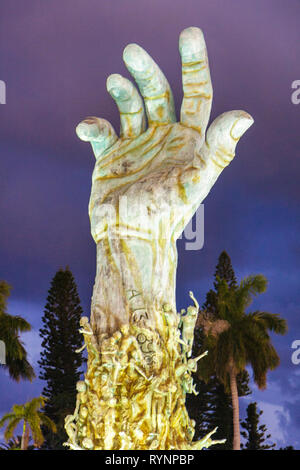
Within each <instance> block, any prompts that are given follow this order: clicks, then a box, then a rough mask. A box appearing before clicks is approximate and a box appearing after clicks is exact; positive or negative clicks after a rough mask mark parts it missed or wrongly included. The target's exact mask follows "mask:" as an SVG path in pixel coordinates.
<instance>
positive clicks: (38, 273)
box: [0, 0, 300, 449]
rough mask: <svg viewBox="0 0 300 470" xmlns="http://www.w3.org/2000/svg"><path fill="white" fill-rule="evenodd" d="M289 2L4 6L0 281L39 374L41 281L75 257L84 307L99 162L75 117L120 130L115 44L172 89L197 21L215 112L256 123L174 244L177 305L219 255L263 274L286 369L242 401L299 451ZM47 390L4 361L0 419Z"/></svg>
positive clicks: (297, 13) (299, 65)
mask: <svg viewBox="0 0 300 470" xmlns="http://www.w3.org/2000/svg"><path fill="white" fill-rule="evenodd" d="M299 19H300V1H299V0H289V1H286V0H251V1H250V0H226V1H225V0H184V1H183V0H151V2H149V1H148V0H113V1H106V0H63V1H61V0H51V1H47V2H45V1H43V0H27V1H26V2H24V1H22V0H10V1H9V2H8V1H7V2H1V5H0V80H3V81H5V83H6V87H7V96H6V100H7V103H6V104H5V105H0V156H1V162H0V220H1V225H0V259H1V263H0V279H1V278H2V279H5V280H7V281H8V282H9V283H10V284H11V285H12V286H13V291H12V296H11V300H10V302H9V311H10V313H11V314H19V315H22V316H24V317H25V318H26V319H27V320H28V321H30V322H31V324H32V326H33V331H32V332H31V333H27V334H26V335H24V341H25V343H26V345H27V348H28V351H29V352H30V357H31V359H32V361H33V363H34V365H35V367H36V371H37V364H36V363H37V360H38V358H39V352H40V341H39V336H38V329H39V327H40V326H41V317H42V314H43V307H44V304H45V299H46V296H47V290H48V288H49V284H50V281H51V278H52V277H53V276H54V274H55V272H56V271H57V270H58V269H59V268H60V267H62V266H65V265H69V266H70V268H71V270H72V272H73V274H74V276H75V279H76V281H77V284H78V289H79V294H80V297H81V300H82V305H83V308H84V310H85V312H86V313H88V312H89V305H90V297H91V292H92V286H93V281H94V275H95V246H94V242H93V240H92V238H91V236H90V231H89V219H88V213H87V206H88V199H89V192H90V179H91V174H92V169H93V164H94V158H93V156H92V152H91V149H90V147H89V145H88V144H85V143H83V142H80V141H79V140H78V139H77V137H76V135H75V126H76V124H77V123H78V122H79V121H80V120H82V119H83V118H84V117H86V116H91V115H96V116H100V117H104V118H105V119H107V120H109V121H111V122H112V124H113V125H114V127H115V129H116V130H118V128H119V117H118V112H117V108H116V106H115V103H114V102H113V100H112V99H111V97H110V96H109V95H108V93H107V92H106V88H105V82H106V78H107V76H108V75H110V74H111V73H121V74H123V75H125V76H127V77H130V76H129V74H128V72H127V70H126V68H125V66H124V64H123V62H122V51H123V49H124V47H125V46H126V45H127V44H128V43H130V42H136V43H138V44H140V45H141V46H142V47H144V48H145V49H146V50H147V51H148V52H149V53H150V54H151V56H152V57H153V58H154V60H155V61H156V62H157V63H158V64H159V65H160V67H161V68H162V70H163V71H164V73H165V75H166V76H167V77H168V80H169V82H170V84H171V87H172V89H173V93H174V97H175V102H176V108H177V113H178V112H179V109H180V103H181V98H182V89H181V69H180V57H179V53H178V36H179V33H180V32H181V31H182V30H183V29H184V28H186V27H188V26H199V27H201V28H202V30H203V32H204V35H205V38H206V42H207V48H208V54H209V61H210V68H211V75H212V81H213V86H214V103H213V109H212V118H214V117H216V116H217V115H218V114H220V113H221V112H224V111H228V110H230V109H245V110H246V111H248V112H249V113H250V114H251V115H252V116H253V117H254V119H255V124H254V125H253V126H252V127H251V129H250V130H249V131H248V132H247V133H246V135H245V136H244V137H243V138H242V139H241V141H240V143H239V144H238V147H237V157H236V158H235V160H234V161H233V162H232V163H231V165H230V166H229V167H228V168H227V169H225V171H224V173H223V174H222V175H221V177H220V179H219V180H218V181H217V183H216V185H215V187H214V188H213V189H212V191H211V193H210V194H209V196H208V197H207V199H206V200H205V203H204V206H205V243H204V247H203V249H201V250H199V251H187V250H186V249H185V240H184V239H183V240H181V241H179V243H178V249H179V265H178V276H177V301H178V305H177V307H178V309H180V308H182V307H184V306H186V305H187V304H188V302H189V298H188V291H189V289H192V290H193V291H194V293H195V295H196V297H197V298H198V300H199V301H200V302H201V303H202V302H203V301H204V298H205V294H206V292H207V290H208V289H209V288H210V287H211V285H212V282H213V273H214V269H215V265H216V262H217V258H218V255H219V254H220V252H221V251H222V250H223V249H226V250H227V252H228V253H229V254H230V256H231V258H232V262H233V266H234V268H235V270H236V274H237V276H238V278H239V279H241V278H242V277H243V276H246V275H248V274H253V273H262V274H264V275H266V276H267V278H268V279H269V288H268V291H267V293H265V294H264V295H262V296H260V297H259V298H258V299H257V300H256V301H255V303H254V304H253V308H255V309H262V310H266V311H270V312H273V313H280V314H281V315H282V316H284V317H285V318H287V320H288V324H289V332H288V334H287V335H286V336H284V337H278V338H274V344H275V346H276V348H277V350H278V352H279V354H280V357H281V365H280V367H279V368H278V369H277V370H276V371H274V372H272V373H270V374H269V376H268V387H267V390H265V391H263V392H261V391H258V390H257V388H256V387H255V386H253V394H252V396H250V398H249V397H248V398H247V399H242V400H241V402H242V403H241V406H242V412H244V410H245V407H246V405H247V400H249V399H250V400H251V401H254V400H256V401H258V402H259V406H260V407H261V408H262V409H263V410H264V414H263V417H262V420H263V422H265V423H266V424H267V426H268V430H269V431H270V432H271V434H272V438H273V440H274V441H275V442H277V444H278V447H279V446H281V445H288V444H293V445H294V446H295V447H296V448H298V449H300V364H299V365H298V366H297V365H294V364H293V363H292V361H291V355H292V352H293V350H292V349H291V344H292V342H293V341H294V340H296V339H299V340H300V313H299V309H300V307H299V305H300V290H299V282H300V242H299V236H298V234H299V230H300V218H299V207H300V206H299V202H300V188H299V172H300V145H299V143H300V136H299V117H300V104H299V105H295V104H293V103H292V101H291V94H292V88H291V84H292V82H293V81H294V80H300V62H299V57H300V28H299ZM41 387H42V384H41V382H40V381H39V380H38V379H36V380H35V381H34V382H33V383H32V384H28V383H24V382H23V383H20V384H16V383H14V382H12V381H11V380H10V379H9V378H8V376H7V374H6V373H5V372H4V371H3V370H0V390H1V399H0V416H2V414H3V413H4V412H7V411H8V410H9V408H10V407H11V405H12V404H14V403H24V402H25V401H27V400H29V399H31V398H33V397H34V396H37V395H38V394H40V392H41Z"/></svg>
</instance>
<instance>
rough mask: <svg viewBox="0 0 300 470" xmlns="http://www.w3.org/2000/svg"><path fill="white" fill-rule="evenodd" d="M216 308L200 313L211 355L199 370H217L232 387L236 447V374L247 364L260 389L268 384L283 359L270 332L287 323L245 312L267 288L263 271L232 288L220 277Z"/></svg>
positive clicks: (205, 374)
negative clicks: (272, 373) (261, 273)
mask: <svg viewBox="0 0 300 470" xmlns="http://www.w3.org/2000/svg"><path fill="white" fill-rule="evenodd" d="M217 283H218V286H217V296H216V302H217V309H216V313H214V314H212V315H210V314H208V313H207V312H202V313H200V315H199V317H200V319H199V323H198V324H199V326H201V327H202V329H203V331H204V333H205V335H204V344H203V348H204V350H206V349H207V350H208V351H209V354H208V356H207V357H206V358H205V359H203V360H202V361H200V363H199V369H198V370H199V374H200V376H202V378H203V379H205V380H208V379H209V377H211V375H213V374H215V375H216V376H217V377H218V379H219V380H220V381H221V382H222V383H223V384H224V385H225V388H226V389H227V390H228V391H230V393H231V399H232V407H233V431H234V435H233V449H234V450H239V449H240V422H239V399H238V388H237V375H238V374H239V373H240V372H242V371H244V370H245V368H246V366H247V365H250V366H251V368H252V370H253V376H254V381H255V383H256V384H257V385H258V387H259V388H260V389H264V388H265V387H266V376H267V372H268V371H269V370H273V369H275V368H276V367H277V366H278V365H279V362H280V359H279V356H278V354H277V352H276V350H275V348H274V346H273V345H272V342H271V337H270V332H274V333H278V334H285V333H286V331H287V324H286V321H285V320H284V319H283V318H280V317H279V315H277V314H272V313H268V312H262V311H254V312H251V313H246V310H247V308H248V307H249V305H250V304H251V302H252V300H253V296H256V295H257V294H260V293H262V292H265V290H266V288H267V279H266V278H265V277H264V276H262V275H260V274H259V275H254V276H248V277H246V278H245V279H244V280H242V281H241V283H240V285H238V286H236V287H234V288H231V287H229V286H228V284H227V282H226V280H224V279H220V278H217Z"/></svg>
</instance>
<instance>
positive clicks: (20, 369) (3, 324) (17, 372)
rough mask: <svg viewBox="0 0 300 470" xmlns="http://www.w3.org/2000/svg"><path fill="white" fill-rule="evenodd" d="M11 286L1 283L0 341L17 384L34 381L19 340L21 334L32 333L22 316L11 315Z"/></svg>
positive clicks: (11, 375)
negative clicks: (21, 381) (9, 298)
mask: <svg viewBox="0 0 300 470" xmlns="http://www.w3.org/2000/svg"><path fill="white" fill-rule="evenodd" d="M10 289H11V288H10V286H9V285H8V284H7V283H6V282H5V281H0V340H2V341H3V342H4V344H5V350H6V351H5V352H6V364H5V366H4V367H7V369H8V372H9V375H10V377H11V378H12V379H13V380H16V381H17V382H18V381H19V380H20V379H25V380H30V381H31V380H32V379H33V378H34V377H35V373H34V370H33V368H32V366H31V365H30V364H29V362H28V360H27V353H26V350H25V348H24V346H23V344H22V341H21V340H20V338H19V333H23V332H25V331H30V330H31V326H30V324H29V323H28V322H27V321H26V320H24V318H22V317H20V316H12V315H9V314H8V313H7V311H6V309H7V298H8V297H9V295H10Z"/></svg>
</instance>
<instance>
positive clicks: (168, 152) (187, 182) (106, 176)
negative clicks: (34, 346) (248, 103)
mask: <svg viewBox="0 0 300 470" xmlns="http://www.w3.org/2000/svg"><path fill="white" fill-rule="evenodd" d="M179 50H180V55H181V59H182V82H183V92H184V95H183V101H182V106H181V113H180V122H176V116H175V109H174V101H173V96H172V91H171V89H170V86H169V83H168V81H167V79H166V78H165V76H164V74H163V73H162V71H161V70H160V69H159V67H158V66H157V65H156V64H155V62H154V61H153V60H152V59H151V57H150V56H149V55H148V54H147V52H146V51H145V50H144V49H142V48H141V47H140V46H138V45H136V44H130V45H128V46H127V47H126V48H125V50H124V54H123V59H124V61H125V64H126V66H127V68H128V70H129V72H130V73H131V74H132V76H133V77H134V79H135V81H136V82H137V84H138V87H139V90H140V93H141V95H142V96H143V98H144V103H145V109H146V115H147V119H148V129H145V122H146V119H145V114H144V107H143V102H142V99H141V97H140V95H139V93H138V91H137V89H136V88H135V86H134V85H133V84H132V83H131V82H130V81H129V80H127V79H126V78H124V77H122V76H121V75H117V74H114V75H111V76H110V77H109V78H108V80H107V89H108V92H109V93H110V94H111V96H112V97H113V98H114V100H115V102H116V104H117V106H118V108H119V111H120V116H121V132H120V138H118V137H117V135H116V133H115V131H114V129H113V128H112V126H111V125H110V124H109V123H108V122H107V121H105V120H104V119H99V118H95V117H92V118H88V119H86V120H85V121H83V122H82V123H80V124H79V125H78V127H77V134H78V136H79V137H80V138H81V139H82V140H85V141H89V142H90V143H91V145H92V148H93V151H94V154H95V157H96V165H95V169H94V173H93V183H92V192H91V198H90V205H89V213H90V220H91V231H92V235H93V237H94V240H95V242H96V244H97V257H98V259H97V276H96V282H95V287H94V294H93V301H92V326H93V328H94V329H95V330H97V332H98V333H102V332H109V333H113V332H114V331H115V330H116V329H118V328H119V327H120V326H121V325H122V324H126V323H128V322H129V321H130V319H131V317H132V315H135V317H137V318H139V317H140V316H141V315H143V316H147V317H148V318H149V320H150V321H151V322H152V323H153V322H154V323H155V324H156V325H157V326H158V327H159V322H160V318H159V315H160V314H159V313H158V312H159V311H160V310H161V308H162V306H163V305H164V304H168V305H170V306H172V309H173V311H176V310H175V274H176V266H177V251H176V239H177V238H178V237H179V235H180V234H181V232H182V231H183V229H184V227H185V225H186V224H187V222H188V221H189V219H190V218H191V217H192V215H193V214H194V212H195V211H196V209H197V207H198V206H199V204H200V203H201V202H202V201H203V199H204V198H205V197H206V196H207V194H208V193H209V191H210V189H211V188H212V186H213V185H214V183H215V181H216V179H217V178H218V176H219V175H220V173H221V172H222V170H223V169H224V167H225V166H227V165H228V164H229V163H230V162H231V160H232V159H233V157H234V152H235V147H236V144H237V142H238V140H239V138H240V137H241V136H242V135H243V133H244V132H245V131H246V130H247V129H248V128H249V127H250V126H251V124H252V123H253V119H252V118H251V117H250V116H249V115H248V114H247V113H245V112H244V111H230V112H227V113H224V114H222V115H221V116H219V117H218V118H217V119H216V120H215V121H214V122H213V123H212V124H211V125H210V127H209V128H208V130H207V132H206V128H207V124H208V120H209V116H210V110H211V103H212V94H213V92H212V85H211V80H210V73H209V66H208V60H207V52H206V46H205V41H204V38H203V34H202V31H201V30H200V29H199V28H194V27H192V28H188V29H185V30H184V31H183V32H182V33H181V35H180V39H179ZM134 293H137V294H138V295H137V296H135V295H134Z"/></svg>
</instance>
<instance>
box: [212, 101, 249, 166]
mask: <svg viewBox="0 0 300 470" xmlns="http://www.w3.org/2000/svg"><path fill="white" fill-rule="evenodd" d="M253 122H254V120H253V118H252V117H251V116H250V114H248V113H246V112H245V111H240V110H238V111H229V112H226V113H223V114H221V115H220V116H218V117H217V118H216V119H215V120H214V121H213V123H212V124H211V125H210V127H209V129H208V131H207V134H206V144H207V146H208V148H209V151H210V152H209V153H210V155H211V158H212V159H213V161H214V163H215V164H216V165H217V166H220V167H222V168H224V167H225V166H227V165H229V163H230V162H231V160H232V159H233V158H234V156H235V147H236V145H237V143H238V141H239V140H240V138H241V137H242V135H243V134H244V133H245V132H246V130H247V129H249V127H250V126H252V124H253Z"/></svg>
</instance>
